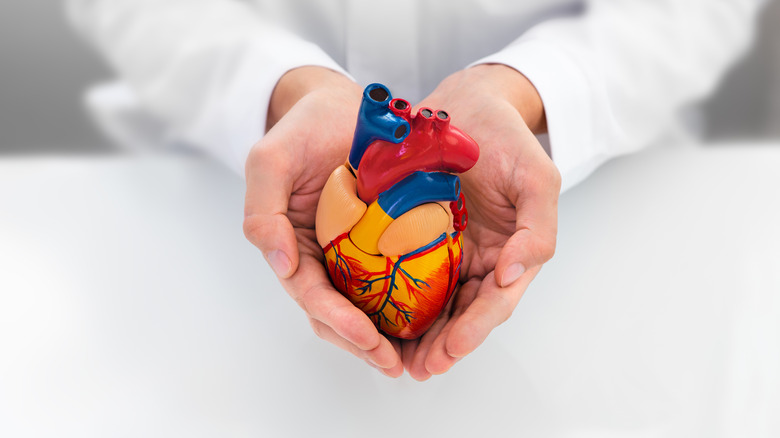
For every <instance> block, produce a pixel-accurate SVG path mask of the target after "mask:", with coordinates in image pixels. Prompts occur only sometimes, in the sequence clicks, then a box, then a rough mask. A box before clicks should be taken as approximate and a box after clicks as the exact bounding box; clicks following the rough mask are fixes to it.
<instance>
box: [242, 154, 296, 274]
mask: <svg viewBox="0 0 780 438" xmlns="http://www.w3.org/2000/svg"><path fill="white" fill-rule="evenodd" d="M292 186H293V175H292V172H291V169H290V166H289V161H288V160H287V159H286V158H285V156H284V155H283V154H281V153H275V152H273V151H269V150H268V149H266V148H263V147H262V146H260V145H258V146H255V148H254V149H253V150H252V152H251V153H250V156H249V158H248V159H247V165H246V199H245V202H244V235H245V236H246V238H247V239H248V240H249V241H250V242H252V244H253V245H255V246H256V247H257V248H258V249H260V251H261V252H262V253H263V256H264V257H265V259H266V260H267V261H268V264H269V265H271V268H272V269H273V270H274V272H275V273H276V275H277V276H279V277H281V278H289V277H290V276H291V275H293V274H294V273H295V271H296V270H297V269H298V260H299V255H298V243H297V240H296V237H295V230H294V229H293V226H292V223H290V220H289V219H288V218H287V206H288V203H289V200H290V196H291V194H292Z"/></svg>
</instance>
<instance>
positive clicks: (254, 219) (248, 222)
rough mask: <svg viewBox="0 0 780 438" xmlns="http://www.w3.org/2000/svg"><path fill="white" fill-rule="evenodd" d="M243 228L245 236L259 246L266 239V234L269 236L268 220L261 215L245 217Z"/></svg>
mask: <svg viewBox="0 0 780 438" xmlns="http://www.w3.org/2000/svg"><path fill="white" fill-rule="evenodd" d="M243 228H244V237H246V238H247V240H249V241H250V242H252V243H253V244H255V245H257V246H259V245H260V244H261V243H262V242H263V241H264V240H265V238H266V236H268V226H267V224H266V221H265V220H263V218H262V217H261V216H259V215H251V216H247V217H245V218H244V224H243ZM261 249H262V248H261Z"/></svg>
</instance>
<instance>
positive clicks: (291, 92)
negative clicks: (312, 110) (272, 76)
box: [266, 66, 360, 131]
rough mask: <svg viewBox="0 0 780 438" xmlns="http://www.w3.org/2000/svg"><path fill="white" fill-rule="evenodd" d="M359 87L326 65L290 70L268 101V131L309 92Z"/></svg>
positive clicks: (277, 84)
mask: <svg viewBox="0 0 780 438" xmlns="http://www.w3.org/2000/svg"><path fill="white" fill-rule="evenodd" d="M345 87H346V89H351V88H355V89H356V90H357V92H358V93H359V92H360V90H359V87H358V86H357V84H355V83H354V82H353V81H352V80H350V79H349V78H348V77H346V76H344V75H343V74H341V73H338V72H336V71H333V70H331V69H328V68H325V67H318V66H303V67H297V68H294V69H292V70H289V71H288V72H287V73H285V74H284V75H282V77H281V78H279V81H278V82H277V83H276V86H275V87H274V91H273V93H272V94H271V99H270V101H269V102H268V116H267V119H266V131H268V130H269V129H271V128H272V127H273V126H274V125H275V124H276V122H278V121H279V120H280V119H281V118H282V117H283V116H284V115H285V114H287V111H289V110H290V108H292V107H293V105H295V104H296V103H297V102H298V101H299V100H301V99H302V98H303V97H304V96H306V95H307V94H309V93H312V92H314V91H316V90H319V89H330V90H342V89H344V88H345Z"/></svg>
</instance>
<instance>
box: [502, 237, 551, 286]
mask: <svg viewBox="0 0 780 438" xmlns="http://www.w3.org/2000/svg"><path fill="white" fill-rule="evenodd" d="M545 234H547V233H545ZM545 234H542V235H536V234H534V232H533V231H532V230H531V229H529V228H522V229H519V230H517V231H516V232H515V234H513V235H512V236H511V237H510V238H509V240H507V242H506V244H505V245H504V247H503V248H502V249H501V252H500V253H499V255H498V260H497V261H496V283H498V285H499V286H500V287H502V288H503V287H507V286H509V285H511V284H512V283H514V282H515V281H516V280H517V279H518V278H520V277H521V276H522V275H523V274H524V273H525V272H526V271H528V270H529V269H532V268H535V267H537V266H540V265H542V264H544V263H545V262H546V261H548V260H550V259H551V258H552V256H553V254H554V253H555V233H552V234H551V235H545Z"/></svg>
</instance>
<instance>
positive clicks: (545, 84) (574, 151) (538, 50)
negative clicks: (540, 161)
mask: <svg viewBox="0 0 780 438" xmlns="http://www.w3.org/2000/svg"><path fill="white" fill-rule="evenodd" d="M476 64H504V65H507V66H509V67H512V68H514V69H515V70H517V71H519V72H520V73H522V74H523V75H524V76H525V77H527V78H528V80H529V81H531V83H532V84H533V85H534V87H536V90H537V91H538V92H539V96H540V97H541V98H542V102H543V104H544V109H545V114H546V118H547V130H548V133H549V140H550V148H551V151H552V158H553V162H555V165H556V166H558V170H559V171H560V172H561V178H562V186H561V192H563V191H565V190H567V189H569V188H571V187H572V186H574V185H575V184H577V183H579V182H580V181H582V180H583V179H585V177H587V176H588V175H589V174H590V173H591V172H593V170H595V169H596V168H597V167H598V166H599V165H600V164H602V163H603V162H604V161H606V160H607V158H608V154H607V153H606V152H605V151H604V150H603V149H602V148H601V147H599V145H598V140H597V139H598V133H597V132H596V126H597V125H596V123H595V120H594V102H593V95H594V94H593V91H592V90H591V85H590V84H589V83H588V81H587V80H586V75H585V74H584V72H582V71H581V69H580V67H579V66H578V65H577V63H575V62H574V60H573V59H572V58H571V57H569V56H567V55H566V53H564V52H562V51H561V50H560V49H559V48H557V47H555V46H551V45H549V44H545V43H544V42H542V41H536V40H526V41H519V42H517V43H515V44H514V45H511V46H509V47H507V48H505V49H504V50H501V51H500V52H497V53H494V54H492V55H489V56H487V57H485V58H482V59H480V60H478V61H477V62H475V63H474V64H472V65H476Z"/></svg>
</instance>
